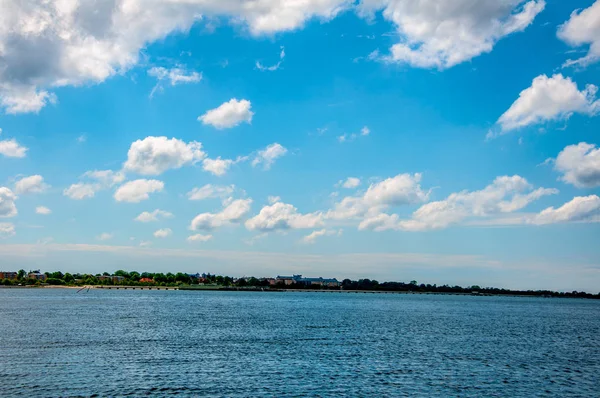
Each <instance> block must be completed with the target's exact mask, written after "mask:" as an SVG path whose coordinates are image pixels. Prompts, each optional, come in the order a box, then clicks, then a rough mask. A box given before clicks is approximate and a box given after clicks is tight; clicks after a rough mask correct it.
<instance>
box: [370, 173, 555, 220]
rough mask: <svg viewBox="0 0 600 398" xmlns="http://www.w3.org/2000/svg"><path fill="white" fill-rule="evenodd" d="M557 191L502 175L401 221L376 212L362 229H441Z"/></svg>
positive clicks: (511, 209)
mask: <svg viewBox="0 0 600 398" xmlns="http://www.w3.org/2000/svg"><path fill="white" fill-rule="evenodd" d="M556 193H558V191H557V190H556V189H547V188H537V189H533V187H532V186H531V184H530V183H529V182H527V180H526V179H524V178H523V177H521V176H518V175H514V176H510V177H509V176H502V177H497V178H496V179H495V180H494V182H493V183H492V184H490V185H488V186H487V187H485V188H484V189H482V190H480V191H470V192H469V191H462V192H457V193H453V194H450V196H448V197H447V198H446V199H444V200H441V201H436V202H430V203H427V204H425V205H423V206H421V207H420V208H419V209H417V210H416V211H415V212H414V213H413V215H412V218H411V219H409V220H399V217H398V216H397V215H396V214H392V215H389V214H374V215H372V216H370V217H368V218H367V219H365V220H364V221H363V222H362V223H361V225H359V229H371V230H375V231H383V230H386V229H401V230H407V231H423V230H431V229H442V228H446V227H448V226H450V225H453V224H458V223H460V222H462V221H463V220H466V219H469V218H474V217H481V218H485V217H493V216H497V215H500V214H505V213H512V212H515V211H517V210H521V209H523V208H525V207H526V206H527V205H529V204H530V203H532V202H534V201H536V200H538V199H539V198H541V197H543V196H546V195H553V194H556Z"/></svg>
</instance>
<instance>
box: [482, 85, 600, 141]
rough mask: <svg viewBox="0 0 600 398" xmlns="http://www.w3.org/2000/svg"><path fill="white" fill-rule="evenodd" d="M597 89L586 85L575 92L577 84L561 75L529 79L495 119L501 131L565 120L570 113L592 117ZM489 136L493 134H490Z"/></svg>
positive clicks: (598, 107) (596, 106) (599, 108)
mask: <svg viewBox="0 0 600 398" xmlns="http://www.w3.org/2000/svg"><path fill="white" fill-rule="evenodd" d="M597 91H598V88H597V87H596V86H594V85H593V84H588V85H587V86H586V87H585V89H583V90H582V91H579V89H578V88H577V84H576V83H575V82H574V81H572V80H571V78H569V77H564V76H563V75H561V74H556V75H553V76H552V77H548V76H546V75H541V76H538V77H536V78H535V79H533V82H532V84H531V87H529V88H527V89H525V90H523V91H521V93H520V94H519V98H518V99H517V100H516V101H515V102H514V103H513V104H512V105H511V106H510V108H509V109H508V110H507V111H506V112H504V114H503V115H502V116H500V118H499V119H498V124H499V125H500V126H501V128H502V131H503V132H508V131H510V130H515V129H518V128H522V127H525V126H529V125H532V124H540V123H544V122H547V121H558V120H567V119H568V118H569V117H571V115H572V114H573V113H582V114H585V115H590V116H593V115H595V114H596V113H598V112H600V100H597V99H596V92H597ZM492 135H493V134H492Z"/></svg>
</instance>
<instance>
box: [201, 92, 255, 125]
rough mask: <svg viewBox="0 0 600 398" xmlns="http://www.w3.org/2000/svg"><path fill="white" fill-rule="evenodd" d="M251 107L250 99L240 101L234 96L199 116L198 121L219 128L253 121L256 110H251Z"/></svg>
mask: <svg viewBox="0 0 600 398" xmlns="http://www.w3.org/2000/svg"><path fill="white" fill-rule="evenodd" d="M251 107H252V104H251V103H250V101H248V100H245V99H243V100H240V101H238V100H237V99H236V98H232V99H231V100H229V101H228V102H224V103H223V104H221V105H220V106H219V107H218V108H215V109H211V110H209V111H208V112H206V113H205V114H204V115H202V116H198V121H201V122H202V123H203V124H209V125H211V126H213V127H215V128H217V129H226V128H231V127H235V126H237V125H239V124H240V123H242V122H246V123H251V122H252V117H253V116H254V112H252V111H251V110H250V108H251Z"/></svg>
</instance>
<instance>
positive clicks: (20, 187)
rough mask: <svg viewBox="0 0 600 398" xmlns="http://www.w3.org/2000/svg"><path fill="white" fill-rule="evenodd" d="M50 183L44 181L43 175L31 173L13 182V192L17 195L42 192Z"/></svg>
mask: <svg viewBox="0 0 600 398" xmlns="http://www.w3.org/2000/svg"><path fill="white" fill-rule="evenodd" d="M49 187H50V185H48V184H46V183H45V182H44V177H42V176H41V175H33V176H29V177H23V178H21V179H20V180H19V181H17V182H16V183H15V192H16V193H17V194H18V195H23V194H28V193H42V192H44V191H46V190H47V189H48V188H49Z"/></svg>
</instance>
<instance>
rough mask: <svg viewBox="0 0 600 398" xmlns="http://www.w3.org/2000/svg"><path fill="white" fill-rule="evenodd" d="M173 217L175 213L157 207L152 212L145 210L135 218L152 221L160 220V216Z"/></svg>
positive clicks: (136, 219)
mask: <svg viewBox="0 0 600 398" xmlns="http://www.w3.org/2000/svg"><path fill="white" fill-rule="evenodd" d="M171 217H173V213H169V212H168V211H164V210H160V209H156V210H154V211H152V212H148V211H144V212H142V213H140V215H139V216H137V217H136V218H135V219H134V220H135V221H139V222H151V221H158V219H159V218H171Z"/></svg>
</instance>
